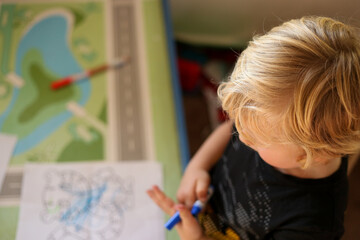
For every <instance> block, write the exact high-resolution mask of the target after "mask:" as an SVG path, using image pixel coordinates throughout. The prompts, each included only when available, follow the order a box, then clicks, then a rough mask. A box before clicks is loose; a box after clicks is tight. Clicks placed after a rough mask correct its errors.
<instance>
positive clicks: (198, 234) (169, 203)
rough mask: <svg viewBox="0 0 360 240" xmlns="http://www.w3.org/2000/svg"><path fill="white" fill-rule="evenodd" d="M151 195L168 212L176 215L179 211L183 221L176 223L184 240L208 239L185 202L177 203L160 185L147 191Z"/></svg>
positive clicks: (176, 227)
mask: <svg viewBox="0 0 360 240" xmlns="http://www.w3.org/2000/svg"><path fill="white" fill-rule="evenodd" d="M147 194H148V195H149V197H150V198H151V199H152V200H153V201H154V202H155V203H156V204H157V205H158V206H159V207H160V208H161V209H162V210H163V211H164V212H165V213H167V214H169V215H170V216H172V215H174V214H175V212H176V211H179V213H180V218H181V222H179V223H178V224H176V225H175V229H176V230H177V231H178V233H179V236H180V238H181V239H182V240H206V239H207V238H206V237H205V235H204V233H203V230H202V229H201V227H200V225H199V223H198V222H197V220H196V219H195V218H194V217H193V216H192V215H191V212H190V210H189V209H188V208H186V207H185V206H184V205H183V204H175V203H174V201H173V200H172V199H171V198H169V197H167V196H166V195H165V194H164V193H163V192H162V191H161V190H160V189H159V187H158V186H154V187H153V188H152V189H149V190H148V191H147Z"/></svg>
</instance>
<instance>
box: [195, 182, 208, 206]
mask: <svg viewBox="0 0 360 240" xmlns="http://www.w3.org/2000/svg"><path fill="white" fill-rule="evenodd" d="M209 185H210V178H201V179H198V181H197V182H196V190H195V191H196V197H197V199H199V200H200V201H203V202H204V201H206V198H207V192H208V188H209Z"/></svg>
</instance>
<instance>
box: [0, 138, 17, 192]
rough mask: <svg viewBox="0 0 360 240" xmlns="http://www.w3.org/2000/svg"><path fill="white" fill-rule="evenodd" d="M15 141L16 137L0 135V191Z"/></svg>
mask: <svg viewBox="0 0 360 240" xmlns="http://www.w3.org/2000/svg"><path fill="white" fill-rule="evenodd" d="M16 141H17V137H16V136H14V135H8V134H3V133H0V191H1V188H2V185H3V181H4V178H5V173H6V169H7V166H8V164H9V161H10V158H11V156H12V153H13V151H14V148H15V145H16Z"/></svg>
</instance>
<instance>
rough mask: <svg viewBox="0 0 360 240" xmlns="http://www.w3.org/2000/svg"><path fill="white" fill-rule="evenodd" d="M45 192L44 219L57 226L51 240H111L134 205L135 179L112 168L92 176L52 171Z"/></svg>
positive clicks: (72, 171) (66, 171)
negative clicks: (117, 173)
mask: <svg viewBox="0 0 360 240" xmlns="http://www.w3.org/2000/svg"><path fill="white" fill-rule="evenodd" d="M45 181H46V187H45V189H44V192H43V196H42V199H43V200H42V201H43V206H44V208H43V211H42V213H41V214H40V217H41V219H42V221H43V222H45V223H48V224H49V225H50V226H55V228H54V230H53V231H52V232H51V233H50V235H49V236H48V240H57V239H76V240H82V239H84V240H87V239H91V240H100V239H103V240H110V239H118V238H119V236H120V235H121V232H122V229H123V226H124V222H125V213H126V211H127V210H129V209H132V208H133V207H134V206H133V204H134V194H133V187H134V186H133V185H134V183H133V182H134V181H133V179H132V178H128V179H123V178H120V177H119V176H118V175H116V174H115V173H114V171H113V170H112V169H110V168H103V169H100V170H98V171H96V172H94V173H93V174H91V175H90V176H84V175H82V174H81V173H79V172H77V171H74V170H70V169H69V170H58V171H54V170H53V171H49V172H48V173H47V175H46V176H45Z"/></svg>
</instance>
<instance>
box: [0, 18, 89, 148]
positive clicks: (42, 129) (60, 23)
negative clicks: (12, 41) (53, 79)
mask: <svg viewBox="0 0 360 240" xmlns="http://www.w3.org/2000/svg"><path fill="white" fill-rule="evenodd" d="M68 28H69V25H68V22H67V18H66V17H65V16H63V15H61V14H53V15H51V16H49V17H46V18H44V19H42V20H41V21H39V22H37V23H36V24H35V25H34V26H33V27H32V28H31V29H30V30H29V31H28V32H27V33H26V35H24V37H23V38H22V39H21V41H20V43H19V46H18V49H17V52H16V65H15V72H16V74H17V75H19V76H22V71H21V64H22V61H23V59H24V57H25V55H26V53H27V52H28V51H30V50H32V49H36V50H38V51H39V52H40V53H41V54H42V57H43V59H44V62H45V66H46V68H47V69H48V70H50V71H52V72H53V73H55V74H56V75H58V76H62V77H64V76H68V75H70V74H74V73H78V72H82V71H83V69H82V68H81V66H80V65H79V64H78V62H77V61H76V59H75V58H74V56H73V54H72V52H71V50H70V47H69V45H68V44H69V43H68V39H69V34H70V33H69V32H68ZM25 84H26V83H25ZM46 84H49V83H46ZM77 86H78V87H79V89H80V92H81V98H80V100H78V101H77V103H78V104H79V105H82V106H83V105H85V103H86V102H87V101H88V99H89V97H90V92H91V84H90V83H89V81H82V82H81V84H77ZM18 96H19V89H17V88H15V89H14V92H13V95H12V99H11V102H10V104H9V106H8V107H7V109H6V110H5V111H4V112H3V114H2V115H1V116H0V130H1V129H2V127H3V124H4V121H5V120H6V118H7V117H8V115H9V113H10V112H11V109H12V107H13V106H14V104H15V103H16V101H17V100H18ZM72 116H73V114H72V113H71V112H69V111H67V110H66V111H64V112H62V113H59V114H58V115H56V116H52V117H51V118H49V119H47V120H46V122H43V123H41V124H40V125H39V126H38V127H37V128H36V129H34V130H33V131H32V132H31V134H29V135H27V136H26V137H24V138H22V139H19V140H18V142H17V145H16V148H15V151H14V155H18V154H21V153H24V152H26V151H28V150H30V149H31V148H33V147H35V146H36V145H38V144H39V143H41V142H42V141H43V140H44V139H46V138H47V137H48V136H49V135H50V134H51V133H53V132H54V131H56V130H57V129H58V128H59V127H60V126H61V125H62V124H64V123H65V122H66V121H67V120H68V119H70V118H71V117H72Z"/></svg>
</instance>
